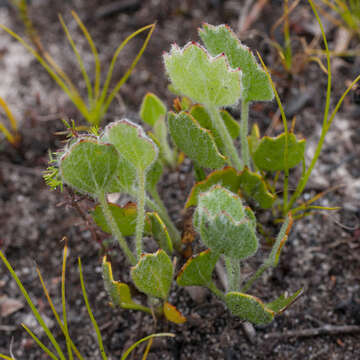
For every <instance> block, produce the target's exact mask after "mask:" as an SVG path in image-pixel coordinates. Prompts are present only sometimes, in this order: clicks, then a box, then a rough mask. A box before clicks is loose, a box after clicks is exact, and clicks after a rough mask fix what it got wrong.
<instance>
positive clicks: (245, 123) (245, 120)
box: [240, 100, 250, 169]
mask: <svg viewBox="0 0 360 360" xmlns="http://www.w3.org/2000/svg"><path fill="white" fill-rule="evenodd" d="M248 132H249V101H248V100H242V101H241V121H240V140H241V156H242V159H243V161H244V165H245V166H247V167H248V168H249V169H250V155H249V144H248V141H247V136H248Z"/></svg>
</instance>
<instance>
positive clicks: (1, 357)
mask: <svg viewBox="0 0 360 360" xmlns="http://www.w3.org/2000/svg"><path fill="white" fill-rule="evenodd" d="M0 359H5V360H15V359H14V358H12V357H9V356H6V355H4V354H0Z"/></svg>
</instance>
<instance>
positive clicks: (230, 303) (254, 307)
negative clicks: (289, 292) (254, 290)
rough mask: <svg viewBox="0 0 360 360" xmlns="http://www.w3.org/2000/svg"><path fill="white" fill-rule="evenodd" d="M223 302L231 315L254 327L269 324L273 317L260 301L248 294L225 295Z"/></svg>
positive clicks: (234, 293) (231, 293)
mask: <svg viewBox="0 0 360 360" xmlns="http://www.w3.org/2000/svg"><path fill="white" fill-rule="evenodd" d="M225 302H226V305H227V307H228V308H229V309H230V311H231V313H232V314H233V315H236V316H238V317H239V318H240V319H242V320H247V321H250V322H252V323H253V324H256V325H262V324H269V323H270V322H271V321H272V320H273V319H274V316H275V313H274V311H272V310H270V309H268V308H267V307H266V305H265V304H264V303H263V302H262V301H261V300H260V299H258V298H257V297H255V296H252V295H249V294H244V293H241V292H236V291H232V292H229V293H227V294H226V295H225Z"/></svg>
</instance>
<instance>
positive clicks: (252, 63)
mask: <svg viewBox="0 0 360 360" xmlns="http://www.w3.org/2000/svg"><path fill="white" fill-rule="evenodd" d="M199 35H200V37H201V39H202V41H203V42H204V44H205V47H206V49H207V50H208V51H209V53H210V54H211V55H212V56H216V55H219V54H225V55H226V57H227V59H228V61H229V64H230V66H231V67H232V68H233V69H237V68H240V69H241V70H242V73H243V77H242V87H243V88H242V90H243V93H242V98H243V99H245V100H246V101H256V100H258V101H270V100H272V99H273V97H274V93H273V91H272V88H271V84H270V82H269V80H268V78H267V76H266V73H265V71H264V70H262V69H261V67H260V66H259V64H258V63H257V61H256V59H255V57H254V55H253V54H252V53H251V51H250V50H249V49H248V47H247V46H245V45H243V44H241V42H240V40H239V39H238V38H237V36H236V35H235V34H234V33H233V31H232V30H231V29H230V28H229V27H228V26H226V25H219V26H212V25H209V24H204V25H203V27H202V28H201V29H199Z"/></svg>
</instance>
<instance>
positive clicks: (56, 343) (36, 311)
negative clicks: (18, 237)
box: [0, 250, 66, 360]
mask: <svg viewBox="0 0 360 360" xmlns="http://www.w3.org/2000/svg"><path fill="white" fill-rule="evenodd" d="M0 258H1V260H2V261H3V263H4V264H5V266H6V267H7V269H8V270H9V272H10V274H11V276H12V278H13V279H14V280H15V281H16V284H17V286H18V287H19V289H20V291H21V292H22V294H23V295H24V297H25V299H26V301H27V303H28V304H29V306H30V308H31V311H32V312H33V314H34V316H35V318H36V320H37V321H38V323H39V324H40V325H41V327H42V328H43V329H44V331H45V333H46V335H47V336H48V338H49V340H50V342H51V343H52V344H53V346H54V348H55V349H56V351H57V353H58V355H59V357H60V359H61V360H66V358H65V355H64V353H63V352H62V351H61V349H60V346H59V344H58V342H57V341H56V339H55V338H54V336H53V334H52V333H51V331H50V329H49V328H48V327H47V325H46V324H45V321H44V319H43V318H42V317H41V315H40V313H39V311H38V310H37V309H36V307H35V305H34V303H33V302H32V300H31V298H30V296H29V293H28V292H27V291H26V290H25V288H24V286H23V284H22V283H21V280H20V279H19V277H18V276H17V275H16V273H15V271H14V269H13V268H12V266H11V265H10V263H9V262H8V260H7V259H6V257H5V255H4V254H3V253H2V251H1V250H0Z"/></svg>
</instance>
